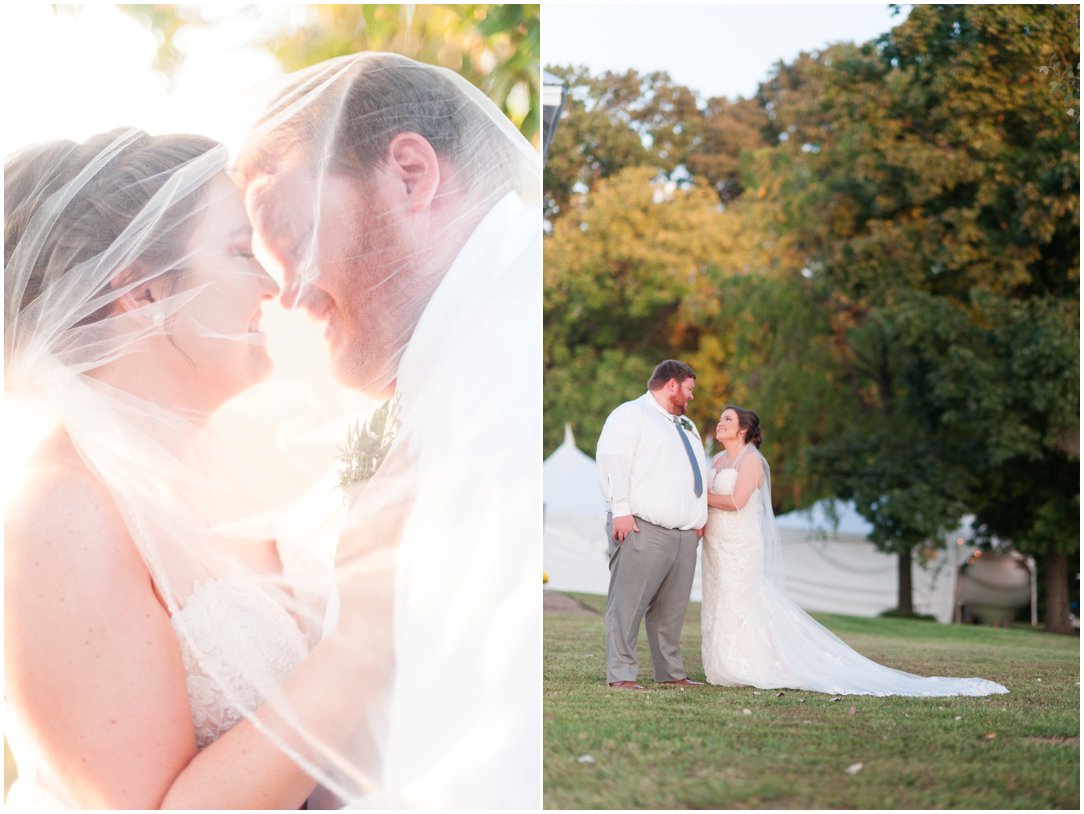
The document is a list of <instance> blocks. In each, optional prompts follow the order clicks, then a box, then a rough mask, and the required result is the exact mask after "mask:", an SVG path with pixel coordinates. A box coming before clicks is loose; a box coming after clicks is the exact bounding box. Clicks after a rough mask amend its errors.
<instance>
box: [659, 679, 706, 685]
mask: <svg viewBox="0 0 1084 814" xmlns="http://www.w3.org/2000/svg"><path fill="white" fill-rule="evenodd" d="M655 683H656V684H677V685H678V686H679V687H703V686H704V682H703V681H693V680H692V679H691V678H679V679H677V680H676V681H657V682H655Z"/></svg>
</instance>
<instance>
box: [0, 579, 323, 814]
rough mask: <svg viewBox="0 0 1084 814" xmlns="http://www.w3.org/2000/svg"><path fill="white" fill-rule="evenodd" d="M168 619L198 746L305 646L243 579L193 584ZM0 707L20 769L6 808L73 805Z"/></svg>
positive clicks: (234, 718) (282, 674)
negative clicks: (184, 675)
mask: <svg viewBox="0 0 1084 814" xmlns="http://www.w3.org/2000/svg"><path fill="white" fill-rule="evenodd" d="M172 622H173V627H174V629H175V630H176V631H177V639H178V642H179V644H180V647H181V655H182V658H183V662H184V669H185V673H186V684H187V688H188V702H189V705H190V706H191V709H192V723H193V726H194V728H195V732H196V743H197V744H198V746H199V748H200V749H203V748H204V747H206V746H208V745H209V744H211V743H213V742H214V741H215V740H216V739H217V738H219V737H220V736H221V735H223V734H224V733H226V732H228V731H229V730H230V728H231V727H233V726H234V725H235V724H237V723H238V722H239V721H240V720H241V719H242V718H243V717H244V716H243V715H242V713H241V709H253V708H255V707H256V706H258V705H259V703H260V694H259V689H258V688H260V687H265V686H269V685H272V684H279V683H281V682H282V681H283V680H285V678H286V677H287V675H289V673H290V672H291V671H292V670H293V669H294V668H295V667H297V665H298V664H300V662H301V660H302V659H303V658H304V657H305V655H306V653H307V651H308V645H307V642H306V641H305V638H304V637H303V636H302V634H301V631H300V630H299V629H298V626H297V624H296V622H295V621H294V619H293V618H292V617H291V616H290V615H289V614H288V613H287V612H286V611H285V610H284V609H283V608H282V607H281V606H280V605H279V604H277V603H276V602H275V601H274V600H273V599H272V598H271V597H269V596H268V595H267V594H266V593H264V592H263V591H262V590H260V589H259V588H258V587H256V586H255V585H254V584H253V583H252V582H250V581H246V580H243V579H210V580H207V581H205V582H202V583H200V584H199V585H198V586H197V587H196V589H195V591H193V593H192V595H191V596H190V597H189V598H188V600H187V601H186V602H185V604H184V606H183V607H182V608H181V609H180V610H179V611H178V612H177V613H176V614H174V616H173V618H172ZM182 629H183V630H185V631H187V632H188V635H187V636H185V635H182V633H181V631H182ZM197 652H198V654H199V655H198V657H197V655H196V654H197ZM212 676H213V677H212ZM5 712H6V716H5V727H4V729H5V736H6V737H7V739H8V745H9V746H10V747H11V751H12V754H13V756H14V757H15V761H16V764H17V766H18V775H19V776H18V779H17V780H16V781H15V783H14V785H13V786H12V787H11V790H10V792H9V793H8V797H7V800H6V801H5V807H6V808H8V809H9V810H11V811H22V810H24V809H35V808H68V809H70V808H72V807H73V805H72V803H71V802H70V801H69V799H68V796H67V794H66V793H65V791H64V787H63V785H62V784H61V782H60V779H59V778H58V777H57V776H56V775H55V773H54V772H52V771H51V770H50V767H49V766H48V765H47V763H46V762H45V761H44V760H43V759H42V756H41V755H40V754H39V753H38V752H37V750H36V749H35V748H34V744H33V743H32V741H31V739H30V738H29V737H28V736H27V734H26V733H25V732H24V731H23V730H22V728H21V727H20V726H19V721H18V716H17V715H16V714H15V712H14V710H12V709H11V708H7V709H6V710H5Z"/></svg>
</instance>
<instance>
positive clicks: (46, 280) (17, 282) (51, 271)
mask: <svg viewBox="0 0 1084 814" xmlns="http://www.w3.org/2000/svg"><path fill="white" fill-rule="evenodd" d="M216 149H219V150H222V153H223V162H222V169H223V170H224V169H225V168H226V160H225V149H224V148H222V147H221V146H220V145H219V144H218V143H217V142H215V141H214V140H212V139H209V138H205V137H203V136H195V135H166V136H150V135H148V134H146V133H144V132H143V131H140V130H134V129H130V128H120V129H117V130H112V131H109V132H106V133H101V134H99V135H96V136H92V137H91V138H89V139H87V140H86V141H85V142H83V143H82V144H76V143H75V142H73V141H54V142H48V143H45V144H40V145H35V146H33V147H28V148H26V149H24V150H22V151H20V152H19V153H16V154H15V155H14V156H12V157H11V158H10V159H9V160H8V161H7V162H6V164H5V167H4V204H5V216H4V295H5V296H4V300H5V309H6V313H5V317H6V318H7V324H8V325H14V324H15V323H16V320H15V319H13V317H14V316H16V315H17V314H20V313H22V312H23V311H24V310H25V309H28V308H30V307H32V306H33V304H34V302H35V301H36V300H38V299H39V297H40V296H41V295H42V293H43V292H44V291H45V290H47V289H49V288H50V287H52V286H57V285H61V284H63V285H64V286H65V287H68V286H79V285H80V283H79V282H76V281H72V280H67V279H65V277H66V275H67V274H68V272H70V271H73V270H75V269H79V272H80V273H81V274H85V275H86V276H87V277H88V279H86V280H85V281H84V283H83V284H84V285H87V286H91V287H92V288H93V292H94V293H95V294H97V293H102V294H104V293H105V292H106V291H107V290H108V288H109V287H110V285H111V282H112V281H111V280H109V279H106V280H102V279H100V278H98V277H97V276H96V275H95V274H94V270H95V269H96V267H97V270H99V271H100V269H101V268H102V267H104V266H105V265H111V266H114V271H115V272H119V271H121V270H124V269H141V270H143V271H144V272H145V273H146V274H147V276H148V277H150V276H155V275H157V274H160V273H162V272H163V271H164V270H167V269H172V268H174V267H175V266H176V264H177V263H178V261H179V260H180V259H181V258H183V257H184V253H185V245H186V243H187V241H188V239H189V237H190V236H191V233H192V230H193V229H194V227H195V225H196V218H194V217H192V216H193V215H194V214H195V213H196V212H197V210H198V205H199V187H197V188H195V189H185V188H183V187H182V188H180V189H176V190H175V191H174V190H173V189H172V188H170V189H167V185H169V184H170V183H171V182H172V183H173V184H174V185H176V181H175V178H176V174H175V171H176V170H177V169H178V168H180V167H182V166H183V165H184V164H186V163H188V162H190V161H193V160H195V159H197V158H199V157H200V156H203V155H204V154H206V153H208V152H210V151H212V150H216ZM163 190H166V195H164V196H163V197H166V198H167V200H166V201H164V202H163V203H161V204H157V203H156V204H154V205H153V206H152V205H151V204H152V199H154V198H155V196H158V195H159V193H162V192H163ZM141 215H143V216H144V220H145V221H146V222H145V223H140V224H136V220H137V218H139V217H140V216H141ZM122 236H124V239H123V240H122V239H121V238H122ZM99 264H101V266H99ZM89 294H90V292H88V293H87V295H86V296H85V301H86V302H91V301H92V297H91V296H90V295H89ZM101 299H102V300H105V301H106V302H105V304H103V305H101V306H100V307H98V308H97V309H95V310H94V311H92V312H91V313H83V314H80V315H78V317H77V318H75V319H74V320H73V324H74V325H80V324H88V323H93V322H97V321H99V320H101V319H104V318H105V317H106V316H108V315H109V314H110V312H111V310H112V309H113V306H114V302H113V299H112V298H111V297H108V296H107V297H103V298H101ZM9 339H10V337H9ZM9 350H10V348H9Z"/></svg>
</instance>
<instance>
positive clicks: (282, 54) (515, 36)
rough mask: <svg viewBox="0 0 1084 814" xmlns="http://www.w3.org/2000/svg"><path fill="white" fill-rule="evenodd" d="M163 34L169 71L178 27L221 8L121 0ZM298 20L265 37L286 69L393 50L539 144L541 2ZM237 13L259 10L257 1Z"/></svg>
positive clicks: (318, 11)
mask: <svg viewBox="0 0 1084 814" xmlns="http://www.w3.org/2000/svg"><path fill="white" fill-rule="evenodd" d="M121 8H122V9H123V10H124V11H126V12H127V13H129V14H131V15H132V16H133V17H135V18H137V19H139V20H141V21H142V22H144V23H145V24H146V25H148V26H149V27H150V28H151V29H152V30H153V31H155V32H156V34H157V35H158V37H159V39H160V42H161V45H160V47H159V50H158V58H157V61H156V65H157V67H158V68H159V69H160V70H162V71H163V72H164V73H166V74H167V75H171V74H172V73H173V72H174V71H175V70H176V68H177V66H178V65H179V64H180V62H181V60H182V59H183V56H184V55H183V52H182V51H181V50H180V49H178V48H177V45H176V36H177V33H178V32H179V31H180V30H181V29H182V28H184V27H185V26H188V25H208V24H211V23H213V22H214V21H215V20H217V19H219V18H220V17H221V15H222V14H223V13H227V12H224V11H223V10H222V9H221V7H210V6H200V5H184V4H182V5H160V4H148V5H124V6H121ZM298 8H299V9H301V10H303V12H304V21H303V22H302V23H301V24H300V25H291V26H289V27H286V28H284V29H282V30H280V31H278V32H276V33H273V34H271V35H270V36H267V35H260V36H261V37H263V38H262V39H261V40H260V41H259V44H260V45H261V46H263V47H265V48H267V49H268V50H269V51H270V52H271V53H272V54H274V55H275V57H276V58H277V59H278V60H279V62H280V64H281V65H282V66H283V68H284V69H285V70H287V71H295V70H299V69H301V68H305V67H307V66H309V65H313V64H315V63H317V62H321V61H323V60H325V59H331V58H333V57H337V56H342V55H344V54H352V53H355V52H357V51H365V50H373V51H394V52H396V53H399V54H403V55H404V56H408V57H411V58H412V59H416V60H418V61H420V62H426V63H429V64H433V65H442V66H444V67H446V68H450V69H451V70H453V71H455V72H456V73H458V74H460V75H461V76H463V77H464V78H465V79H467V80H468V81H470V82H471V83H472V84H474V85H475V86H477V87H478V88H480V89H481V90H482V91H483V92H484V93H485V94H486V95H487V96H489V98H490V99H492V100H493V101H494V102H495V103H496V104H497V105H498V106H499V107H500V108H501V110H503V111H504V113H505V114H506V115H507V116H508V117H509V118H510V119H511V120H512V121H513V122H514V123H515V124H516V126H517V127H519V129H520V131H521V132H522V133H523V134H524V135H525V136H526V137H527V138H528V139H531V140H532V141H533V142H534V143H535V144H536V146H537V144H538V134H539V125H540V121H541V109H542V102H541V88H540V85H539V81H540V78H539V57H538V54H539V43H540V29H539V7H538V5H537V4H527V5H522V4H492V3H485V4H458V5H457V4H409V5H388V4H379V3H377V4H374V3H365V4H339V5H306V6H299V7H298ZM228 13H238V14H252V15H256V14H260V13H261V12H260V9H259V7H257V6H248V7H242V8H239V9H238V10H237V11H236V12H228Z"/></svg>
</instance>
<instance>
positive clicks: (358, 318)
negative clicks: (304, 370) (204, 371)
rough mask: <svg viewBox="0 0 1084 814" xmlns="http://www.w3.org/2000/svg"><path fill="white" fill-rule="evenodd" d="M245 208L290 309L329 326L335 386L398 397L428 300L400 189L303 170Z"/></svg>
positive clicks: (251, 197) (265, 189)
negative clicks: (417, 275) (408, 349)
mask: <svg viewBox="0 0 1084 814" xmlns="http://www.w3.org/2000/svg"><path fill="white" fill-rule="evenodd" d="M248 193H249V194H248V195H247V201H248V204H249V207H250V210H251V211H252V217H253V221H254V225H255V227H256V230H257V232H258V233H259V234H260V238H261V240H262V242H263V243H264V245H265V246H266V248H267V250H268V253H269V254H270V255H271V256H272V258H273V259H274V261H275V262H276V263H277V264H278V265H279V266H280V267H281V269H282V274H283V295H282V299H283V304H284V305H286V306H287V307H292V306H295V305H297V306H301V307H304V308H305V309H306V310H307V311H308V312H309V313H310V314H311V315H312V316H313V317H315V318H316V319H318V320H320V321H322V322H325V323H326V328H325V330H324V338H325V340H326V341H327V343H328V347H329V349H330V351H331V358H332V365H333V367H334V372H335V374H336V376H337V377H338V378H339V379H340V380H342V381H343V382H344V383H346V384H349V385H351V386H352V387H356V388H358V389H360V390H362V391H364V392H366V393H368V394H370V395H373V396H380V395H386V394H388V393H390V391H391V390H392V388H393V387H394V383H395V371H396V368H397V367H398V362H399V358H400V356H401V355H402V351H403V350H404V348H405V346H406V342H407V340H408V339H409V338H410V334H411V333H412V331H413V328H414V325H416V324H417V320H418V318H419V317H420V314H421V310H422V308H423V307H424V304H425V303H424V298H421V297H420V296H418V295H417V292H415V291H413V290H412V285H413V284H412V281H413V279H414V275H413V274H411V273H410V272H411V271H412V260H413V258H414V257H416V256H417V255H418V250H417V246H415V245H414V244H415V243H416V241H414V240H412V239H411V238H410V236H409V235H410V230H409V229H408V228H407V226H406V220H407V219H406V218H405V217H403V215H402V210H401V207H400V206H399V203H398V198H397V197H396V190H395V188H394V182H393V180H392V179H389V178H388V177H387V176H386V175H385V174H383V173H382V172H380V171H377V172H376V173H374V175H373V177H372V178H370V179H365V180H361V179H358V178H355V177H352V176H347V175H342V174H334V173H329V174H328V175H326V176H324V177H323V179H321V181H320V182H319V183H317V181H316V180H315V179H314V178H313V176H312V174H311V173H308V172H306V171H305V170H303V169H301V168H296V169H294V170H291V171H287V172H280V173H277V174H276V175H274V176H267V177H265V178H262V179H259V180H257V181H255V182H253V184H251V185H250V187H249V190H248Z"/></svg>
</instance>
